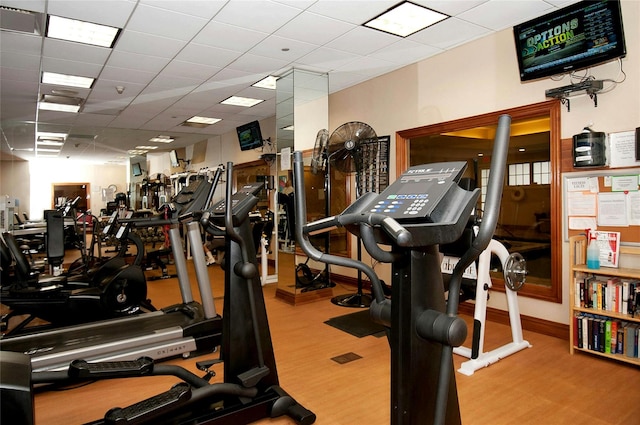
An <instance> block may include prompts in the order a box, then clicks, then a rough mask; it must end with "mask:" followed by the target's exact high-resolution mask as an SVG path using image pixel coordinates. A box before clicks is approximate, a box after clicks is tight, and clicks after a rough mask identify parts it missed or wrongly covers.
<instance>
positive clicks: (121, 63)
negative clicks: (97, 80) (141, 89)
mask: <svg viewBox="0 0 640 425" xmlns="http://www.w3.org/2000/svg"><path fill="white" fill-rule="evenodd" d="M169 60H170V59H169V58H162V57H158V56H150V55H148V54H146V53H142V54H141V53H131V52H125V51H123V50H114V51H113V52H112V53H111V56H109V60H108V61H107V65H109V66H112V67H115V68H125V69H133V70H136V71H142V72H153V73H158V72H160V70H161V69H162V68H164V67H165V66H167V64H168V63H169Z"/></svg>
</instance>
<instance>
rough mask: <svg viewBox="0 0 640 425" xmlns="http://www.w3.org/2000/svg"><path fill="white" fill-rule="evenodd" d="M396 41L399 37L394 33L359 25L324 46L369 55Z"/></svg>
mask: <svg viewBox="0 0 640 425" xmlns="http://www.w3.org/2000/svg"><path fill="white" fill-rule="evenodd" d="M396 41H398V37H396V36H394V35H391V34H387V33H385V32H382V31H377V30H373V29H371V28H366V27H363V26H359V27H355V28H353V29H352V30H351V31H349V32H347V33H346V34H343V35H341V36H340V37H338V38H336V39H335V40H333V41H331V42H329V43H327V44H326V45H325V46H324V47H329V48H332V49H337V50H342V51H345V52H351V53H355V54H358V55H368V54H369V53H372V52H375V51H376V50H379V49H381V48H383V47H385V46H388V45H390V44H393V43H395V42H396Z"/></svg>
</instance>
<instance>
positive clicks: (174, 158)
mask: <svg viewBox="0 0 640 425" xmlns="http://www.w3.org/2000/svg"><path fill="white" fill-rule="evenodd" d="M169 158H170V159H171V166H172V167H173V168H176V167H179V166H180V160H179V159H178V153H177V152H176V151H175V150H172V151H171V152H169Z"/></svg>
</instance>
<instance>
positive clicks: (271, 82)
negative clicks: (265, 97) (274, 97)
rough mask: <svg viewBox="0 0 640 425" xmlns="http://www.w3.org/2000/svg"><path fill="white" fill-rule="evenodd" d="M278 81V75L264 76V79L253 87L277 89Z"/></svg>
mask: <svg viewBox="0 0 640 425" xmlns="http://www.w3.org/2000/svg"><path fill="white" fill-rule="evenodd" d="M276 81H278V77H274V76H273V75H269V76H268V77H264V78H263V79H262V80H260V81H258V82H257V83H255V84H252V86H253V87H259V88H261V89H269V90H275V89H276Z"/></svg>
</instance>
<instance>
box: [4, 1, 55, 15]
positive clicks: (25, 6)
mask: <svg viewBox="0 0 640 425" xmlns="http://www.w3.org/2000/svg"><path fill="white" fill-rule="evenodd" d="M0 5H2V6H6V7H13V8H15V9H22V10H30V11H32V12H40V13H44V10H45V6H46V2H45V0H30V1H29V2H25V1H24V0H2V1H0Z"/></svg>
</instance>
